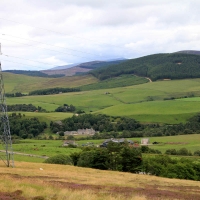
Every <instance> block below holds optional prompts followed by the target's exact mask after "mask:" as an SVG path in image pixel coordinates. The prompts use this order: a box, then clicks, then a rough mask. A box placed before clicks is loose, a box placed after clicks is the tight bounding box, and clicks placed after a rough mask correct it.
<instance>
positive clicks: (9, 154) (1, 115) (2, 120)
mask: <svg viewBox="0 0 200 200" xmlns="http://www.w3.org/2000/svg"><path fill="white" fill-rule="evenodd" d="M0 124H1V127H0V137H1V143H2V145H3V147H4V150H3V151H1V155H0V159H2V161H3V162H4V163H5V164H6V166H7V167H10V166H11V167H14V159H13V150H12V140H11V134H10V124H9V119H8V114H7V105H6V101H5V89H4V82H3V74H2V69H1V62H0Z"/></svg>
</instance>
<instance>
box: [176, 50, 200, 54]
mask: <svg viewBox="0 0 200 200" xmlns="http://www.w3.org/2000/svg"><path fill="white" fill-rule="evenodd" d="M175 53H185V54H193V55H200V51H197V50H183V51H177V52H175Z"/></svg>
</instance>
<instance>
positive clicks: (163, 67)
mask: <svg viewBox="0 0 200 200" xmlns="http://www.w3.org/2000/svg"><path fill="white" fill-rule="evenodd" d="M90 74H92V75H94V76H95V77H97V78H98V79H100V80H105V79H108V78H111V77H116V76H119V75H122V74H136V75H139V76H144V77H149V78H151V79H152V80H153V81H155V80H158V79H184V78H199V77H200V56H199V55H192V54H179V53H172V54H154V55H149V56H144V57H141V58H137V59H130V60H128V61H125V62H123V63H120V64H117V65H116V64H115V65H110V66H108V67H106V68H103V69H96V70H93V71H91V72H90Z"/></svg>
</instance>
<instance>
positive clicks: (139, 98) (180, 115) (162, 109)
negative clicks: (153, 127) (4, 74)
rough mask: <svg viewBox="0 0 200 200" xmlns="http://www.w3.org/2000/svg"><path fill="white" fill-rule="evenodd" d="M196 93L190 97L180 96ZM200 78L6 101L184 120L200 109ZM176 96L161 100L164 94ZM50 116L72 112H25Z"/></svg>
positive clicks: (172, 121)
mask: <svg viewBox="0 0 200 200" xmlns="http://www.w3.org/2000/svg"><path fill="white" fill-rule="evenodd" d="M185 96H187V97H190V96H196V97H193V98H181V97H185ZM198 96H200V79H186V80H174V81H156V82H149V83H144V84H140V85H134V86H127V87H119V88H110V89H100V90H90V91H82V92H73V93H63V94H56V95H46V96H25V97H18V98H7V104H23V103H25V104H29V103H31V104H33V105H35V106H41V107H42V108H44V109H46V110H47V111H50V112H52V111H54V110H55V109H56V108H57V107H58V106H61V105H63V104H65V103H66V104H73V105H74V106H75V107H76V108H77V110H78V109H81V110H84V111H85V112H86V113H103V114H107V115H113V116H127V117H132V118H135V119H136V120H139V121H141V122H144V123H148V122H151V123H152V122H158V123H170V124H176V123H180V122H186V120H187V119H189V118H190V117H191V116H193V115H195V114H196V113H198V112H200V101H199V98H198ZM172 97H173V98H179V99H176V100H164V99H165V98H172ZM28 115H34V116H37V115H38V116H39V117H43V118H46V120H47V121H48V120H49V119H50V120H54V119H55V120H60V119H63V118H65V115H66V117H69V116H71V115H70V114H64V113H34V114H28Z"/></svg>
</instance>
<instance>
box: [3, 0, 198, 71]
mask: <svg viewBox="0 0 200 200" xmlns="http://www.w3.org/2000/svg"><path fill="white" fill-rule="evenodd" d="M199 8H200V1H199V0H176V1H174V0H56V1H55V0H0V43H1V53H2V55H1V56H0V61H1V65H2V69H3V70H9V69H21V70H45V69H50V68H53V67H56V66H62V65H68V64H72V63H81V62H89V61H96V60H111V59H117V58H127V59H130V58H138V57H142V56H146V55H150V54H155V53H172V52H176V51H180V50H200V48H199V47H200V23H199V19H200V12H199Z"/></svg>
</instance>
